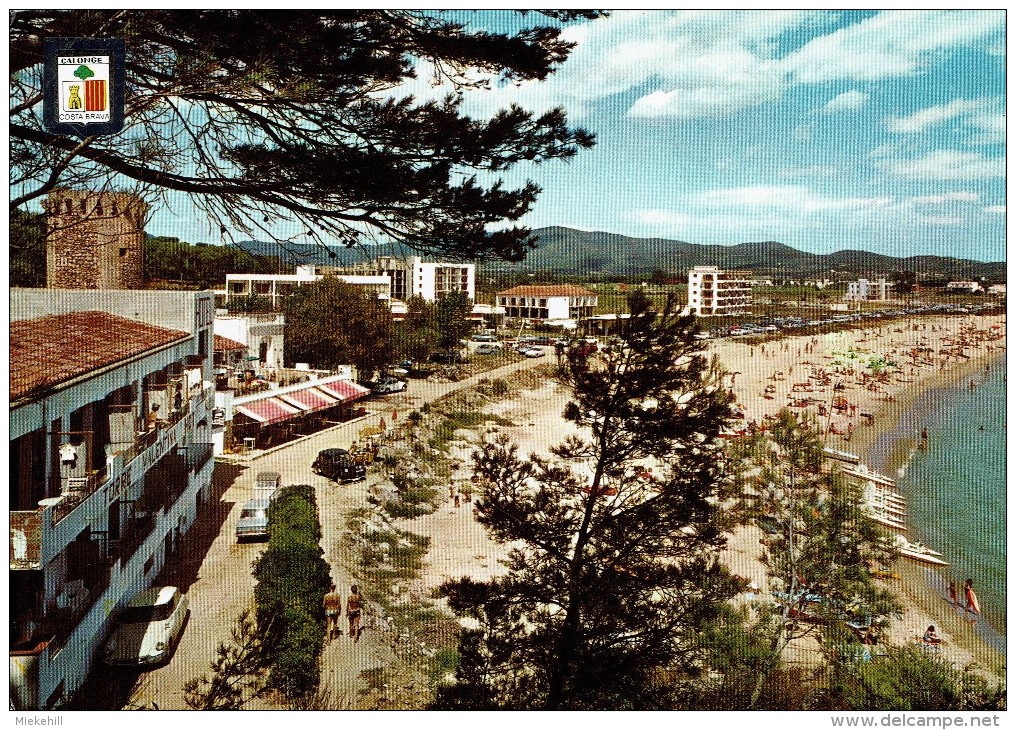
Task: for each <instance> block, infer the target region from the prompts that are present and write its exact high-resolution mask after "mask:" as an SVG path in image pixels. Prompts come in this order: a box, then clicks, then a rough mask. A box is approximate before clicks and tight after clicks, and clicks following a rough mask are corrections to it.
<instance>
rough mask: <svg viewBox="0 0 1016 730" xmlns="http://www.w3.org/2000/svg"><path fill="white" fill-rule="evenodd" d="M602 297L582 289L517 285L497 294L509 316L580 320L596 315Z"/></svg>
mask: <svg viewBox="0 0 1016 730" xmlns="http://www.w3.org/2000/svg"><path fill="white" fill-rule="evenodd" d="M597 301H598V297H597V295H596V292H591V291H589V290H588V289H584V288H582V287H581V286H574V285H571V284H564V285H553V286H516V287H513V288H512V289H506V290H505V291H501V292H498V293H497V306H499V307H501V308H502V309H504V313H505V316H506V317H515V318H521V319H538V320H542V321H553V320H579V319H583V318H585V317H591V316H593V312H594V311H595V309H596V304H597Z"/></svg>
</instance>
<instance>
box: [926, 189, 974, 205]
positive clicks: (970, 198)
mask: <svg viewBox="0 0 1016 730" xmlns="http://www.w3.org/2000/svg"><path fill="white" fill-rule="evenodd" d="M980 197H981V196H980V195H978V194H977V193H972V192H970V191H968V190H956V191H953V192H949V193H942V194H941V195H920V196H918V197H916V198H910V201H909V202H911V203H917V204H918V205H934V204H940V203H951V202H961V203H973V202H976V201H977V200H978V199H979V198H980Z"/></svg>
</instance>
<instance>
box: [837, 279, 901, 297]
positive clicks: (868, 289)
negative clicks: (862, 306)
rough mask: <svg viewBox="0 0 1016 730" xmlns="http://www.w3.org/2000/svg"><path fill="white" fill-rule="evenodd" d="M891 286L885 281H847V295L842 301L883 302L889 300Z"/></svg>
mask: <svg viewBox="0 0 1016 730" xmlns="http://www.w3.org/2000/svg"><path fill="white" fill-rule="evenodd" d="M891 286H892V285H891V284H889V283H888V282H887V281H886V280H885V279H877V280H875V281H870V280H868V279H858V280H857V281H848V282H847V293H846V294H845V295H844V297H843V300H844V301H847V302H885V301H888V299H889V289H890V287H891Z"/></svg>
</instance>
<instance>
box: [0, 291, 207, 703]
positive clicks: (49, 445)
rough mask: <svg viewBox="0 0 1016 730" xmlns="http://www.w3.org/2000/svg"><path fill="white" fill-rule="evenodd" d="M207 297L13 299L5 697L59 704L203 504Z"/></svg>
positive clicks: (56, 295) (135, 294)
mask: <svg viewBox="0 0 1016 730" xmlns="http://www.w3.org/2000/svg"><path fill="white" fill-rule="evenodd" d="M213 313H214V310H213V301H212V295H211V293H209V292H166V291H88V292H86V291H61V290H48V289H14V290H12V291H11V389H10V397H11V401H10V453H11V458H10V507H9V509H10V515H9V517H10V527H11V529H10V614H11V640H10V684H11V687H10V696H11V702H12V704H14V706H15V707H17V708H18V709H45V708H51V707H56V706H59V705H60V704H61V703H62V702H63V701H65V700H66V699H67V698H69V697H71V696H73V694H74V693H75V691H76V690H77V689H78V688H79V687H80V686H81V684H82V683H83V682H84V680H85V677H86V675H87V674H88V671H89V668H90V667H91V666H92V664H93V662H95V661H97V653H98V651H99V649H100V647H101V645H102V641H103V640H104V638H105V636H106V635H107V634H108V633H109V631H110V629H111V623H112V620H113V618H114V617H115V616H116V613H117V609H118V608H119V607H121V606H123V605H124V604H125V603H126V602H127V601H129V600H130V599H131V598H132V597H133V596H134V595H136V594H137V593H138V592H139V591H141V590H143V589H144V588H147V587H149V586H150V585H151V584H152V582H153V581H154V580H155V578H156V576H157V575H158V573H159V570H160V569H161V568H162V566H163V564H164V562H165V561H166V558H167V556H169V555H172V554H173V553H174V552H175V551H176V550H177V549H178V546H179V543H180V538H181V536H182V535H183V534H184V533H186V532H187V530H188V529H189V528H190V526H191V525H192V524H193V523H194V521H195V518H196V516H197V514H198V511H199V509H200V508H201V505H202V504H203V503H204V502H205V501H207V500H208V499H209V497H210V491H211V481H212V470H213V467H214V460H213V458H212V444H211V421H212V409H213V406H214V395H215V391H214V384H213V382H212V381H213V378H212V319H213Z"/></svg>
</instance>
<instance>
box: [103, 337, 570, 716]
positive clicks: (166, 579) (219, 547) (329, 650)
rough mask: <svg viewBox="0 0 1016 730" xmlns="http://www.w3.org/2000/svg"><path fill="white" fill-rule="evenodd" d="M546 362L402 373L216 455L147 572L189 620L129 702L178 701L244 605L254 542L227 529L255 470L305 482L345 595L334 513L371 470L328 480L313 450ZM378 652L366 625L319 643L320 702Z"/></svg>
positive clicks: (345, 700) (378, 659) (352, 499)
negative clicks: (342, 404) (298, 429)
mask: <svg viewBox="0 0 1016 730" xmlns="http://www.w3.org/2000/svg"><path fill="white" fill-rule="evenodd" d="M548 349H549V348H548ZM548 361H553V355H549V356H548V357H542V358H533V359H525V360H520V361H518V362H514V363H511V364H508V365H505V366H503V367H500V368H496V369H494V370H490V371H487V372H485V373H481V374H478V375H476V376H473V377H471V378H468V379H465V380H461V381H458V382H454V383H435V382H424V381H410V385H409V391H408V392H406V393H400V394H393V395H389V396H385V397H383V398H374V399H371V400H370V401H368V402H367V403H366V405H367V408H368V411H369V413H368V415H367V416H366V417H365V418H363V419H357V420H356V421H351V422H349V423H345V424H342V425H339V426H336V427H333V428H330V429H328V430H327V431H322V432H320V433H317V434H315V435H313V436H309V437H305V438H302V439H300V440H298V441H295V442H293V443H291V444H287V445H284V446H281V447H277V448H276V449H272V450H271V451H269V452H267V453H258V452H254V453H253V454H251V455H249V457H248V458H246V459H239V460H236V461H231V462H224V461H218V462H217V463H216V467H215V475H214V483H213V495H212V500H211V502H210V503H209V505H208V506H207V508H206V509H205V510H204V511H203V512H202V513H201V515H200V516H199V518H198V520H197V521H196V522H195V524H194V526H193V527H192V528H191V530H190V531H189V532H188V534H187V535H186V536H185V538H184V540H183V542H182V547H181V550H180V553H179V555H178V556H177V557H176V558H175V559H173V560H171V561H168V563H167V567H166V568H165V569H164V570H163V572H162V574H161V575H160V576H159V578H158V579H157V581H158V582H159V583H161V584H170V585H179V586H180V587H181V588H182V589H183V590H184V591H186V592H187V594H188V596H189V599H190V607H191V616H190V621H189V623H188V625H187V627H186V629H185V631H184V634H183V638H182V639H181V641H180V645H179V647H178V648H177V651H176V654H175V655H174V657H173V659H172V660H171V661H170V662H169V664H167V665H166V666H164V667H160V668H158V669H155V670H152V671H150V672H148V673H146V674H144V675H142V676H141V678H140V682H139V684H138V689H137V690H135V697H134V701H135V703H137V704H142V705H147V706H152V704H154V705H156V706H158V707H159V708H160V709H186V704H185V702H184V692H183V686H184V683H185V682H186V681H187V680H189V679H191V678H194V677H197V676H199V675H201V674H202V673H208V671H209V665H210V664H211V662H212V661H213V660H214V659H215V650H216V647H217V646H218V644H219V643H220V642H223V641H226V640H228V638H229V634H230V629H231V628H232V627H233V626H234V624H235V621H236V618H237V617H238V616H239V615H240V613H241V612H242V611H244V610H248V609H252V608H253V603H254V601H253V596H254V578H253V576H252V575H251V567H252V565H253V563H254V561H255V560H256V559H257V557H258V556H260V555H261V553H262V552H263V551H264V543H244V544H237V542H236V539H235V537H234V534H233V530H234V527H235V525H236V521H237V519H238V518H239V512H240V509H241V507H242V505H243V503H244V502H245V501H246V500H247V499H248V498H249V497H250V494H251V490H252V487H253V484H254V478H255V475H256V474H257V473H258V472H261V471H278V472H279V473H280V474H281V475H282V482H283V484H310V485H312V486H313V487H314V488H315V493H316V495H317V500H318V509H319V512H320V515H321V523H322V532H323V535H322V546H323V548H324V551H325V558H326V560H328V561H329V563H330V564H331V565H332V577H333V579H334V580H335V583H336V585H337V586H338V587H339V591H340V592H341V593H342V594H343V595H344V596H345V595H348V592H349V590H348V588H349V585H350V583H351V576H350V575H349V574H348V572H347V571H346V569H345V567H344V565H343V563H344V560H343V556H342V554H341V549H340V545H341V543H340V539H341V537H342V534H343V532H344V530H345V517H344V516H345V515H346V514H347V513H348V512H349V510H351V509H353V508H355V507H361V506H364V505H365V504H366V495H367V490H368V487H369V485H370V484H371V483H372V482H374V481H375V480H377V479H378V476H377V475H376V474H374V473H372V474H371V475H370V476H369V477H368V480H367V481H366V482H361V483H359V484H353V485H336V484H335V483H333V482H331V481H329V480H327V479H324V478H323V477H319V476H317V475H315V474H314V473H313V472H311V470H310V465H311V463H312V462H313V460H314V457H315V456H316V455H317V453H318V451H320V450H321V449H324V448H328V447H333V446H341V447H348V446H349V445H350V443H352V442H353V441H354V440H355V439H357V438H358V434H359V431H360V429H362V428H363V427H364V426H365V425H374V424H376V423H378V421H380V419H381V418H382V417H383V418H385V419H386V421H388V423H391V414H392V411H393V410H397V411H398V413H399V418H400V419H401V418H403V417H404V416H405V415H406V414H408V413H409V412H410V411H411V410H413V409H418V408H420V407H421V406H422V405H423V404H424V403H426V402H430V401H433V400H435V399H437V398H440V397H442V396H444V395H446V394H448V393H451V392H453V391H455V390H459V389H462V388H467V387H470V386H472V385H475V384H476V383H477V382H478V381H479V380H480V379H481V378H498V377H505V376H506V375H509V374H511V373H513V372H516V371H518V370H522V369H526V368H532V367H536V366H537V365H540V364H542V363H546V362H548ZM372 471H373V470H372ZM343 618H344V616H343ZM385 655H386V652H385V647H384V645H383V641H381V639H380V638H379V637H376V636H372V635H371V633H370V632H366V633H365V634H364V635H363V637H362V639H361V641H360V642H358V643H357V644H355V645H354V644H353V642H352V641H350V638H349V637H348V636H347V635H345V634H344V635H343V636H342V637H340V638H339V639H337V640H336V641H334V642H333V643H332V644H331V645H330V646H328V647H326V649H325V655H324V659H323V662H322V667H323V670H322V687H323V689H324V690H325V691H326V692H327V694H328V699H329V703H330V705H331V706H332V707H337V708H338V707H347V706H351V702H352V698H353V697H355V693H356V691H357V690H358V689H359V688H360V684H359V682H360V680H359V678H358V675H359V672H360V671H361V670H363V669H367V668H369V667H372V666H378V665H379V664H380V663H382V662H383V661H384V657H385ZM130 679H132V677H127V678H126V679H124V678H120V680H119V682H118V685H120V686H123V685H126V686H129V681H130ZM110 699H111V701H112V702H113V703H114V704H116V703H117V702H119V703H120V705H122V704H123V702H124V700H125V698H122V697H121V698H117V697H115V696H114V697H111V698H110ZM120 705H117V706H120ZM250 709H258V708H257V707H250Z"/></svg>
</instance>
